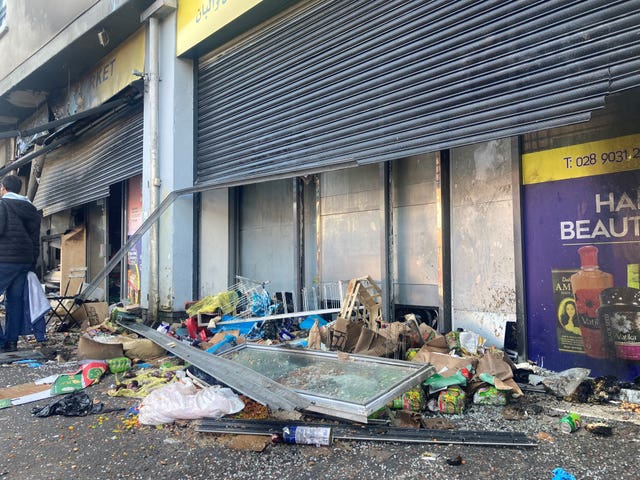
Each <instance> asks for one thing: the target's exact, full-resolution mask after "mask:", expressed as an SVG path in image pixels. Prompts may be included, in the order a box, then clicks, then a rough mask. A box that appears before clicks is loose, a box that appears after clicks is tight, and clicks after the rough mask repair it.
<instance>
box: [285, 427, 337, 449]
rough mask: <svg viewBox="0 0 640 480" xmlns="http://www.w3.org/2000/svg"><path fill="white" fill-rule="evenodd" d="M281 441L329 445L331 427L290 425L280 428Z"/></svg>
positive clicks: (331, 437)
mask: <svg viewBox="0 0 640 480" xmlns="http://www.w3.org/2000/svg"><path fill="white" fill-rule="evenodd" d="M282 441H283V442H284V443H297V444H304V445H331V442H332V441H333V435H332V434H331V427H301V426H290V427H283V428H282Z"/></svg>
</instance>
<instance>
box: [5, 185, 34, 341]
mask: <svg viewBox="0 0 640 480" xmlns="http://www.w3.org/2000/svg"><path fill="white" fill-rule="evenodd" d="M21 189H22V181H21V180H20V178H19V177H17V176H16V175H7V176H5V177H4V178H3V179H2V182H1V184H0V195H2V198H1V199H0V293H4V296H5V312H6V313H5V328H4V331H3V330H2V328H1V327H0V352H15V351H16V350H17V349H18V335H19V333H20V327H21V325H22V322H23V321H24V315H25V311H24V303H25V302H24V286H25V282H26V279H27V273H28V272H29V271H30V270H35V266H36V263H37V261H38V257H39V256H40V222H41V221H42V214H41V213H40V212H39V211H38V209H36V207H35V206H33V204H32V203H31V202H30V201H29V199H28V198H27V197H25V196H23V195H20V190H21Z"/></svg>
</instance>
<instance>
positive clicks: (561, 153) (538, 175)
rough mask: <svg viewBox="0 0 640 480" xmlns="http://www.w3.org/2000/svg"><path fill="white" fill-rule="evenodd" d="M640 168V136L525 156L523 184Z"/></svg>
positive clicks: (583, 144)
mask: <svg viewBox="0 0 640 480" xmlns="http://www.w3.org/2000/svg"><path fill="white" fill-rule="evenodd" d="M638 169H640V134H635V135H626V136H623V137H616V138H609V139H606V140H599V141H596V142H587V143H581V144H578V145H571V146H568V147H561V148H553V149H550V150H543V151H540V152H535V153H527V154H525V155H523V156H522V182H523V184H525V185H527V184H534V183H543V182H553V181H556V180H567V179H570V178H582V177H589V176H594V175H603V174H607V173H618V172H626V171H631V170H638Z"/></svg>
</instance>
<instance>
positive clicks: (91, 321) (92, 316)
mask: <svg viewBox="0 0 640 480" xmlns="http://www.w3.org/2000/svg"><path fill="white" fill-rule="evenodd" d="M72 316H73V319H74V320H75V321H76V322H77V323H78V324H80V326H81V328H82V330H86V329H87V328H88V327H92V326H94V325H99V324H101V323H102V322H103V321H104V320H105V319H106V318H107V317H108V316H109V305H107V304H106V303H105V302H88V303H83V304H82V305H79V306H78V307H77V308H76V309H75V310H74V311H73V313H72Z"/></svg>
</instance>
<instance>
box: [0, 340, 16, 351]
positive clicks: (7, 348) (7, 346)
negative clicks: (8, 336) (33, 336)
mask: <svg viewBox="0 0 640 480" xmlns="http://www.w3.org/2000/svg"><path fill="white" fill-rule="evenodd" d="M17 351H18V343H17V342H7V343H5V344H4V346H3V347H2V348H0V353H7V352H17Z"/></svg>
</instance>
